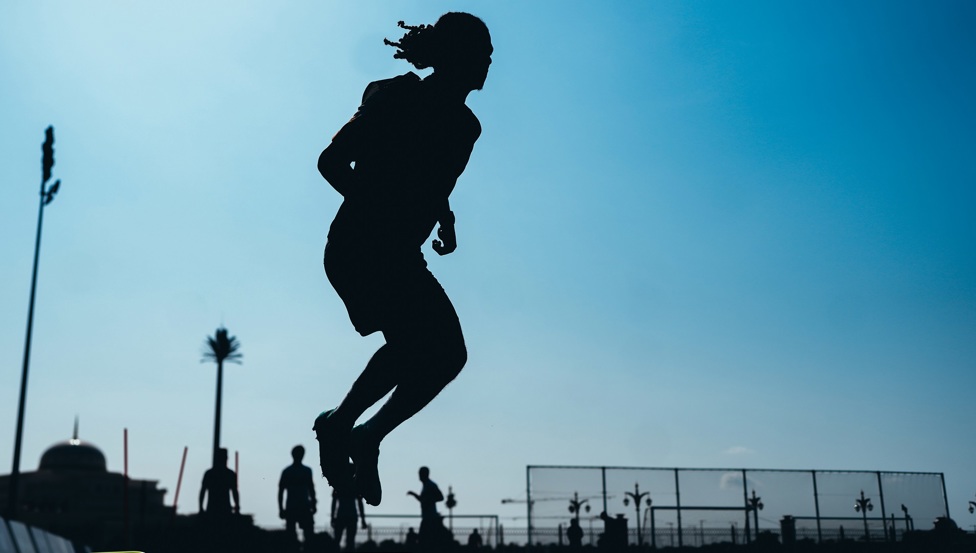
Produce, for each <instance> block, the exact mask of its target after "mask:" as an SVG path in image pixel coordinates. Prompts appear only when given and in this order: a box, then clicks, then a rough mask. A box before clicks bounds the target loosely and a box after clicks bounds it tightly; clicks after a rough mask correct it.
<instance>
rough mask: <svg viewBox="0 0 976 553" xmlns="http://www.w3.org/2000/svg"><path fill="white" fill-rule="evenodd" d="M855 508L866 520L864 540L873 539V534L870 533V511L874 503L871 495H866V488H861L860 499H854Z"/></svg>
mask: <svg viewBox="0 0 976 553" xmlns="http://www.w3.org/2000/svg"><path fill="white" fill-rule="evenodd" d="M854 510H855V511H857V512H859V513H861V519H862V520H863V521H864V541H871V535H870V534H869V533H868V511H873V510H874V505H872V504H871V498H870V497H864V490H861V497H860V499H855V500H854Z"/></svg>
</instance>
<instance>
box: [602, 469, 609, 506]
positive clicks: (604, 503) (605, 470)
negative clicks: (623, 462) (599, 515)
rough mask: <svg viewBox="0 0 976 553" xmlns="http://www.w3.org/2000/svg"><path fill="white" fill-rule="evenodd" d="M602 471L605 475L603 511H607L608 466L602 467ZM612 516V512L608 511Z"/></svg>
mask: <svg viewBox="0 0 976 553" xmlns="http://www.w3.org/2000/svg"><path fill="white" fill-rule="evenodd" d="M600 473H601V474H602V475H603V476H602V478H603V512H604V513H607V467H600ZM607 516H610V513H607Z"/></svg>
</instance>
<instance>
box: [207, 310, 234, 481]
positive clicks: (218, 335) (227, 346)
mask: <svg viewBox="0 0 976 553" xmlns="http://www.w3.org/2000/svg"><path fill="white" fill-rule="evenodd" d="M239 349H241V343H240V342H238V341H237V338H236V337H234V336H228V335H227V329H226V328H224V327H220V328H218V329H217V331H216V332H214V335H213V336H208V337H207V344H206V346H205V347H204V350H203V359H201V360H200V362H201V363H202V362H204V361H213V362H215V363H217V409H216V414H215V415H214V445H213V462H214V464H216V462H217V449H219V448H220V396H221V391H222V390H223V386H224V361H230V362H232V363H238V364H240V362H241V357H243V355H242V354H241V353H240V352H239V351H238V350H239Z"/></svg>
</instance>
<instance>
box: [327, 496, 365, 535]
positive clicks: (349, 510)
mask: <svg viewBox="0 0 976 553" xmlns="http://www.w3.org/2000/svg"><path fill="white" fill-rule="evenodd" d="M357 508H358V510H357ZM331 518H332V530H333V532H334V533H335V541H336V544H337V545H338V544H341V543H342V534H343V533H345V534H346V550H348V551H352V550H354V549H355V548H356V521H357V519H358V520H359V521H360V522H362V526H363V530H365V529H366V510H365V509H364V508H363V498H362V497H360V496H359V495H358V494H356V492H355V491H354V490H353V489H352V488H351V487H350V488H346V489H336V490H332V516H331Z"/></svg>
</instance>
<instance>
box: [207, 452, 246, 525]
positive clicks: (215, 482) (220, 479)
mask: <svg viewBox="0 0 976 553" xmlns="http://www.w3.org/2000/svg"><path fill="white" fill-rule="evenodd" d="M205 496H206V498H207V510H206V513H207V515H210V516H229V515H230V514H231V512H233V513H239V512H240V511H241V498H240V496H239V495H238V493H237V474H236V473H235V472H234V471H232V470H231V469H230V468H228V467H227V449H226V448H223V447H222V448H220V449H218V450H217V455H216V456H215V457H214V465H213V466H212V467H210V468H209V469H207V472H205V473H203V484H202V485H201V486H200V499H199V503H200V512H204V509H203V498H204V497H205ZM231 497H233V499H234V509H233V511H231V507H230V500H231Z"/></svg>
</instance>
